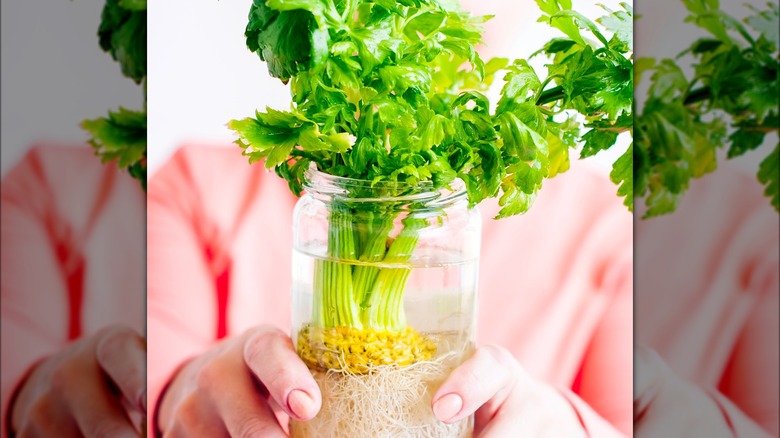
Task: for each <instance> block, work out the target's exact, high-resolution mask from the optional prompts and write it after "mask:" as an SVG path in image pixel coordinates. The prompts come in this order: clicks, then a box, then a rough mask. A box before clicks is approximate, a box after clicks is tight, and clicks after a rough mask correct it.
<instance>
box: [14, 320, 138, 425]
mask: <svg viewBox="0 0 780 438" xmlns="http://www.w3.org/2000/svg"><path fill="white" fill-rule="evenodd" d="M145 415H146V345H145V343H144V340H143V338H141V337H140V336H139V335H138V334H137V333H136V332H135V331H134V330H132V329H130V328H127V327H124V326H111V327H107V328H105V329H103V330H101V331H99V332H98V333H96V334H94V335H92V336H89V337H85V338H83V339H80V340H78V341H76V342H74V343H72V344H70V345H68V346H67V347H66V348H64V349H63V350H62V351H60V352H59V353H57V354H55V355H53V356H50V357H49V358H47V359H45V360H43V361H42V362H40V363H39V364H38V365H37V366H36V367H35V368H34V369H33V370H32V372H31V373H30V374H29V376H28V378H27V379H26V380H25V381H24V383H23V384H22V386H21V387H20V389H19V392H18V395H17V396H16V398H15V400H14V402H13V405H12V407H11V429H12V431H14V433H15V435H16V436H19V437H44V436H57V437H64V438H67V437H82V436H86V437H106V436H110V437H120V438H121V437H138V436H140V435H141V432H140V431H142V430H143V429H144V427H143V426H142V425H140V424H138V425H136V424H133V421H132V420H131V417H135V418H142V417H143V416H145Z"/></svg>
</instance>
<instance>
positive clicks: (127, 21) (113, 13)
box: [98, 0, 146, 84]
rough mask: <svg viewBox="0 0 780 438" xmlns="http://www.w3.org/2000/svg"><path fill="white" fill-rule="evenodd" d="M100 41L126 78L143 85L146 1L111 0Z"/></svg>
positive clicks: (102, 17)
mask: <svg viewBox="0 0 780 438" xmlns="http://www.w3.org/2000/svg"><path fill="white" fill-rule="evenodd" d="M98 37H99V38H100V48H102V49H103V50H104V51H105V52H107V53H109V54H111V57H112V58H114V60H115V61H117V62H118V63H119V65H120V66H121V68H122V74H123V75H125V76H127V77H129V78H131V79H133V80H134V81H135V82H136V83H137V84H140V83H141V81H143V79H144V78H145V77H146V1H145V0H107V1H106V4H105V6H104V7H103V13H102V16H101V22H100V27H99V28H98Z"/></svg>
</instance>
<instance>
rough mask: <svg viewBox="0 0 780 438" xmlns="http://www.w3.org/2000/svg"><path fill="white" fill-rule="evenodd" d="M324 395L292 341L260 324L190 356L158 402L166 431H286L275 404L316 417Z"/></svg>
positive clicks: (297, 414)
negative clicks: (275, 411) (196, 354)
mask: <svg viewBox="0 0 780 438" xmlns="http://www.w3.org/2000/svg"><path fill="white" fill-rule="evenodd" d="M321 403H322V397H321V395H320V390H319V387H318V386H317V383H316V382H315V381H314V378H313V377H312V375H311V373H310V372H309V370H308V368H307V367H306V365H305V364H304V363H303V362H302V361H301V359H300V358H299V357H298V355H297V354H296V353H295V349H294V348H293V344H292V341H291V340H290V338H289V337H288V336H287V335H286V334H284V333H283V332H282V331H280V330H279V329H276V328H273V327H270V326H259V327H256V328H253V329H250V330H248V331H246V332H245V333H243V334H242V335H240V336H237V337H234V338H230V339H227V340H224V341H222V342H221V343H219V344H217V345H215V346H214V347H212V348H211V349H210V350H208V351H206V352H205V353H203V354H201V355H200V356H197V357H195V358H194V359H192V360H190V361H189V362H188V363H187V364H186V365H184V366H183V367H182V368H181V369H180V370H179V372H178V373H177V374H176V376H175V377H174V378H173V380H172V382H171V384H170V386H169V387H168V390H167V391H166V392H165V394H164V396H163V398H162V400H161V402H160V407H159V415H158V418H157V426H158V428H159V430H160V431H162V433H163V435H164V436H166V437H201V436H208V437H227V436H230V437H239V438H240V437H268V438H272V437H280V438H281V437H286V436H287V434H286V433H285V431H284V428H283V427H282V425H281V424H280V423H279V421H278V420H277V418H276V415H275V414H274V409H273V407H274V406H278V407H279V408H281V409H282V410H283V411H284V412H285V413H286V414H287V415H288V416H290V417H292V418H295V419H297V420H300V421H306V420H309V419H311V418H313V417H314V416H315V415H316V414H317V412H318V411H319V409H320V405H321Z"/></svg>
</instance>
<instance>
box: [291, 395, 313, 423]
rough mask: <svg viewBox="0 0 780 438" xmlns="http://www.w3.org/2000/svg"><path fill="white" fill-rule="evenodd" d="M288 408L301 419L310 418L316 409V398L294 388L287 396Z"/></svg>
mask: <svg viewBox="0 0 780 438" xmlns="http://www.w3.org/2000/svg"><path fill="white" fill-rule="evenodd" d="M287 409H288V410H289V411H290V413H292V414H293V415H295V416H296V417H298V418H299V419H308V418H309V417H310V413H311V411H312V410H314V399H312V398H311V396H310V395H309V394H307V393H306V392H304V391H302V390H300V389H293V390H292V392H290V395H288V396H287Z"/></svg>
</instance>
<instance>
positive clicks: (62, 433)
mask: <svg viewBox="0 0 780 438" xmlns="http://www.w3.org/2000/svg"><path fill="white" fill-rule="evenodd" d="M66 411H67V407H66V406H64V405H63V404H61V403H59V401H58V400H57V399H56V397H55V396H52V395H51V394H45V395H43V396H41V397H40V398H39V399H38V400H36V402H35V403H34V404H33V405H32V406H31V407H30V409H29V410H28V411H27V413H26V415H25V419H24V421H23V422H22V424H21V425H20V427H19V428H18V429H17V430H16V433H15V434H13V435H12V436H16V437H18V438H33V437H48V436H57V437H62V438H78V437H80V436H81V432H79V428H78V425H77V424H76V422H75V420H74V419H73V417H71V415H70V413H69V412H66Z"/></svg>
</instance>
